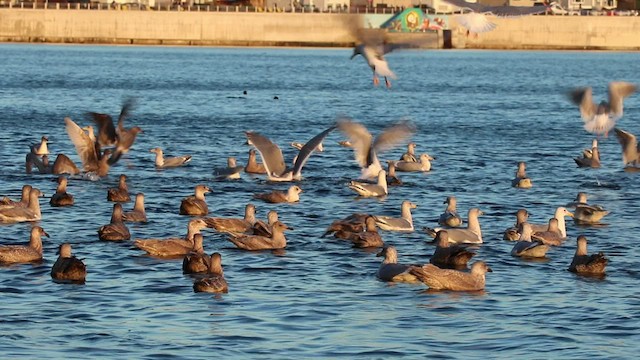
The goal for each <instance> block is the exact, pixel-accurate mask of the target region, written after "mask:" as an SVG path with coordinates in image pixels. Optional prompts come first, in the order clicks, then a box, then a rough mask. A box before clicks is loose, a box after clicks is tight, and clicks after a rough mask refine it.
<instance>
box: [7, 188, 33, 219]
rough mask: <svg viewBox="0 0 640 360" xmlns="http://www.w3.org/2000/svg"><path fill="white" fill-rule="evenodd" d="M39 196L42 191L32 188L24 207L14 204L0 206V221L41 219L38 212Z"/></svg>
mask: <svg viewBox="0 0 640 360" xmlns="http://www.w3.org/2000/svg"><path fill="white" fill-rule="evenodd" d="M40 196H43V194H42V192H41V191H40V190H38V189H35V188H32V189H31V191H30V192H29V205H27V206H26V207H22V206H14V207H6V208H0V223H17V222H25V221H38V220H41V219H42V213H41V212H40V199H39V198H40Z"/></svg>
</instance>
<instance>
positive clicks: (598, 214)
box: [568, 192, 609, 224]
mask: <svg viewBox="0 0 640 360" xmlns="http://www.w3.org/2000/svg"><path fill="white" fill-rule="evenodd" d="M568 205H572V206H573V207H575V210H574V212H573V220H574V221H575V222H577V223H581V224H596V223H598V222H600V220H602V218H603V217H605V216H606V215H607V214H609V211H607V210H606V209H605V208H603V207H602V206H600V205H589V204H588V203H587V194H586V193H583V192H579V193H578V195H577V196H576V199H575V200H574V202H573V203H569V204H568Z"/></svg>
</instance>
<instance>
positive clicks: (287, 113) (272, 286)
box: [0, 45, 640, 359]
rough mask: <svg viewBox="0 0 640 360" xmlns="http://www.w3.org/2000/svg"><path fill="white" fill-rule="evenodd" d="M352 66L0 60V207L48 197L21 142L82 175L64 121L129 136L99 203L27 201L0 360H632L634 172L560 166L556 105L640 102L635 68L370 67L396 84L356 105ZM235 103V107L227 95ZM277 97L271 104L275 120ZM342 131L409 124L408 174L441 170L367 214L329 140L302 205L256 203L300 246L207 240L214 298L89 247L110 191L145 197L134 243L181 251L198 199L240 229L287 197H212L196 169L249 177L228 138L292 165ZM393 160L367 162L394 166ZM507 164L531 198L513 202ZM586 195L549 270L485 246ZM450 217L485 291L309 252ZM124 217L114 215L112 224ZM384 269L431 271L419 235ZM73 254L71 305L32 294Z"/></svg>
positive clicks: (108, 51) (630, 105)
mask: <svg viewBox="0 0 640 360" xmlns="http://www.w3.org/2000/svg"><path fill="white" fill-rule="evenodd" d="M349 55H350V50H348V49H340V50H313V49H309V50H299V49H295V50H292V49H231V48H229V49H207V48H160V47H157V48H156V47H154V48H145V47H93V46H45V45H42V46H40V45H37V46H36V45H0V59H1V60H2V66H1V67H0V128H1V129H2V131H0V169H1V171H0V194H1V195H13V196H16V197H17V196H18V193H19V190H20V188H21V186H22V185H23V184H25V183H28V184H31V185H33V186H35V187H38V188H40V189H42V190H43V191H44V192H45V193H46V194H48V195H50V194H51V193H53V192H54V190H55V182H53V179H54V177H53V176H51V175H26V174H25V171H24V163H23V161H24V155H25V154H26V152H27V150H28V147H27V145H28V144H30V143H34V142H36V141H37V140H38V139H39V138H40V136H42V135H45V134H46V135H48V136H49V138H50V140H51V144H50V149H51V151H52V153H60V152H63V153H65V154H70V155H71V157H72V159H73V160H75V161H76V162H79V158H78V157H77V155H76V153H75V150H74V147H73V145H72V144H71V142H70V140H69V139H68V137H67V134H66V132H65V128H64V122H63V118H64V117H65V116H70V117H72V118H73V119H74V120H76V121H77V122H78V123H79V124H80V125H81V126H83V125H88V124H89V123H88V120H87V119H86V118H84V117H83V114H84V113H85V112H86V111H98V112H106V113H110V114H112V115H114V116H116V115H117V113H118V112H119V108H120V105H121V102H122V100H123V99H125V98H126V97H128V96H134V97H136V98H137V107H136V108H135V110H134V112H133V114H132V116H131V118H130V119H127V123H128V124H129V125H139V126H140V127H142V128H143V129H144V133H143V134H140V135H139V136H138V139H137V141H136V143H135V146H134V149H133V150H132V151H130V152H129V153H128V154H127V155H126V156H125V157H124V158H123V159H122V160H121V161H120V162H119V163H118V164H117V165H116V166H115V167H114V168H112V170H111V173H110V175H109V177H108V178H106V179H104V180H102V181H100V182H88V181H79V180H71V181H70V182H69V187H68V191H69V192H70V193H71V194H73V195H74V196H75V199H76V204H75V205H74V206H73V207H69V208H52V207H50V206H49V204H48V202H47V200H46V199H43V200H42V201H41V204H42V214H43V220H42V221H41V222H40V223H41V226H42V227H43V228H44V229H45V230H46V231H47V232H48V233H49V234H50V235H51V238H49V239H45V240H44V257H45V261H44V262H43V263H41V264H35V265H17V266H10V267H1V268H0V293H2V305H0V323H1V326H0V353H1V354H3V355H2V357H3V358H8V357H11V358H35V357H43V358H60V357H63V356H64V357H66V358H84V359H86V358H93V357H96V356H100V357H116V358H142V357H148V358H157V357H184V358H211V357H218V356H226V357H243V358H256V357H267V358H309V357H318V358H336V357H344V358H353V357H362V358H390V357H395V356H407V357H414V358H444V359H460V358H480V357H483V358H507V357H510V358H513V357H515V358H575V359H584V358H587V357H589V358H602V359H612V358H616V359H620V358H633V357H634V355H633V354H636V353H637V352H638V351H639V350H640V346H638V341H639V340H640V336H639V335H638V334H639V333H640V325H639V324H640V323H639V322H638V317H639V316H638V315H639V310H638V309H639V307H640V302H639V300H638V298H639V295H640V291H639V290H638V286H637V285H638V283H639V274H638V270H637V269H638V255H639V252H638V250H637V244H638V242H639V241H640V239H639V238H638V233H640V225H639V223H638V211H639V210H640V206H639V201H640V193H639V192H638V190H637V185H638V181H639V180H638V174H634V173H627V172H624V171H623V170H622V164H621V156H620V146H619V145H618V143H617V141H616V139H615V137H613V136H611V137H609V138H607V139H601V142H600V148H601V154H602V155H601V156H602V159H603V160H602V163H603V166H602V168H601V169H597V170H593V169H579V168H576V166H575V164H574V162H573V160H572V157H574V156H577V155H579V154H580V153H581V151H582V149H583V148H587V147H590V144H591V139H592V137H591V136H590V134H588V133H586V132H585V131H584V130H583V129H582V122H581V120H580V117H579V113H578V111H577V109H575V108H574V107H573V106H572V105H571V104H569V103H568V101H567V100H566V98H565V97H564V95H563V94H564V92H565V91H566V90H568V89H569V88H571V87H574V86H586V85H592V86H594V94H595V97H596V98H597V99H598V100H599V99H600V98H603V97H604V96H605V94H606V85H607V82H608V81H610V80H614V79H619V80H627V81H632V82H640V75H638V73H637V64H638V62H639V61H640V54H637V53H597V52H592V53H583V52H567V53H564V52H472V51H464V52H458V51H435V52H427V51H425V52H422V51H420V52H405V53H397V54H391V55H389V56H388V60H389V62H390V66H391V67H392V68H393V69H394V70H395V71H396V73H397V74H398V79H397V80H396V81H394V82H393V88H392V89H390V90H387V89H385V88H384V87H379V88H375V87H373V85H372V83H371V72H370V70H369V69H368V68H367V66H366V65H365V63H364V61H363V60H362V59H359V58H358V59H354V60H352V61H349ZM243 90H247V91H248V95H247V96H246V97H243V96H242V91H243ZM274 96H277V97H278V98H279V100H274V99H273V98H274ZM625 105H626V108H625V117H624V118H623V119H622V120H621V122H620V127H622V128H624V129H626V130H629V131H631V132H634V133H637V132H639V131H640V122H639V121H638V119H639V118H640V95H637V94H636V95H635V96H632V97H631V98H629V99H628V101H627V102H626V103H625ZM340 114H344V115H348V116H351V117H353V118H355V119H356V120H358V121H361V122H362V123H364V124H366V126H367V127H368V128H369V129H370V130H371V132H372V133H374V134H375V133H378V132H379V131H380V130H381V129H382V128H384V127H385V126H386V125H387V124H389V123H391V122H392V121H395V120H398V119H400V118H409V119H411V120H413V121H414V122H415V123H416V124H417V126H418V132H417V134H416V135H415V136H414V138H413V140H414V141H415V142H416V143H417V144H418V147H417V151H418V152H428V153H429V154H431V155H433V156H435V157H436V158H437V160H435V161H434V162H433V170H432V171H431V172H430V173H427V174H415V173H414V174H407V173H404V174H400V175H401V177H402V179H403V181H404V182H405V185H404V186H402V187H394V188H392V189H391V191H390V194H389V196H387V198H386V199H383V200H373V199H356V198H355V196H354V193H352V192H351V191H350V190H349V189H348V188H347V182H348V180H349V179H351V178H355V177H357V176H358V175H359V169H358V167H357V165H356V164H355V162H354V161H353V154H352V152H351V151H350V150H349V149H345V148H341V147H339V146H338V145H337V142H338V141H339V140H343V139H344V138H343V136H342V134H340V133H338V132H334V133H332V134H330V135H329V136H328V138H327V139H326V141H325V149H326V150H325V152H324V153H320V154H314V155H313V156H312V157H311V158H310V160H309V162H308V163H307V165H306V167H305V168H304V171H303V175H304V177H305V179H304V180H303V181H302V182H301V183H300V186H301V187H302V189H303V190H304V193H303V194H302V195H301V197H302V198H301V201H300V203H299V204H294V205H268V204H263V203H258V202H255V204H256V206H257V209H258V216H259V217H260V218H264V217H265V216H266V213H267V211H268V210H270V209H277V210H278V212H279V214H280V218H281V220H283V221H284V222H285V223H287V224H288V225H290V226H292V227H294V228H295V230H292V231H289V232H288V234H287V239H288V246H287V248H286V250H285V251H283V252H278V253H272V252H256V253H249V252H243V251H238V250H235V249H233V248H232V246H231V243H229V242H228V241H226V240H225V236H223V235H220V234H216V233H213V232H210V231H205V233H204V235H205V250H206V251H207V252H208V253H211V252H213V251H219V252H220V253H221V254H222V258H223V265H224V269H225V275H226V278H227V280H228V282H229V293H228V294H223V295H220V296H212V295H208V294H195V293H193V291H192V288H191V286H192V280H191V278H189V277H187V276H184V275H183V274H182V272H181V262H180V261H178V260H159V259H155V258H151V257H148V256H145V255H143V254H142V252H141V251H138V250H136V249H134V248H133V247H132V244H131V242H123V243H110V242H101V241H99V240H98V237H97V234H96V230H97V229H98V227H100V226H101V225H103V224H106V223H108V222H109V219H110V213H111V209H112V203H109V202H107V201H106V190H107V188H109V187H113V186H114V185H115V184H116V183H117V179H118V175H119V174H121V173H124V174H127V176H128V177H129V187H130V189H131V190H132V192H144V193H145V195H146V205H147V212H148V216H149V219H150V221H149V223H147V224H144V225H131V226H130V230H131V233H132V235H133V237H134V238H150V237H168V236H177V235H181V234H183V233H185V231H186V224H187V221H188V218H187V217H184V216H180V215H178V208H179V204H180V200H181V199H182V198H183V197H185V196H187V195H189V194H190V193H192V192H193V187H194V186H195V185H197V184H201V183H204V184H207V185H209V186H210V187H211V188H212V189H213V191H212V193H211V194H209V195H208V197H207V202H208V204H209V208H210V212H211V214H212V215H215V216H241V214H242V211H243V209H244V206H245V205H246V204H247V203H248V202H250V201H252V194H253V193H256V192H264V191H269V190H272V189H285V188H286V187H287V186H288V184H273V183H267V182H265V181H264V179H263V178H261V177H252V176H247V175H246V174H245V175H243V178H242V179H241V180H239V181H234V182H217V181H215V180H214V179H213V175H212V173H213V169H214V168H216V167H221V166H223V165H225V164H226V157H227V156H236V157H237V158H238V160H239V162H245V160H246V157H247V151H248V147H247V146H246V145H245V137H244V133H243V132H244V131H247V130H253V131H259V132H261V133H263V134H264V135H267V136H268V137H270V138H272V139H273V140H274V141H275V142H277V143H278V144H280V145H281V147H282V148H283V151H284V153H285V157H286V158H288V159H292V158H293V156H294V151H295V150H294V149H293V148H289V147H288V146H287V144H288V143H289V142H291V141H306V140H308V139H310V138H311V137H312V136H314V135H315V134H317V133H319V132H320V131H322V130H324V129H325V128H327V127H328V126H330V124H332V122H333V121H335V118H336V116H338V115H340ZM156 146H160V147H162V148H164V149H165V152H166V153H169V154H174V155H179V154H191V155H193V161H192V162H191V164H190V165H189V166H186V167H183V168H179V169H171V170H165V171H156V170H155V168H154V165H153V154H150V153H149V152H148V151H149V149H150V148H152V147H156ZM404 150H405V149H404V146H402V147H400V148H397V149H394V150H391V151H388V152H385V153H383V154H382V156H381V157H382V158H384V159H396V158H398V157H399V156H400V154H402V152H404ZM518 161H526V162H527V164H528V174H529V176H530V177H531V178H532V179H533V183H534V187H533V188H532V189H530V190H518V189H514V188H512V187H510V183H511V181H510V180H511V178H512V177H513V175H514V172H515V169H516V163H517V162H518ZM578 191H585V192H586V193H588V194H589V199H590V202H593V203H598V204H601V205H603V206H605V207H606V208H608V209H609V210H611V214H610V215H608V216H607V217H606V218H605V219H604V220H605V222H606V223H607V225H606V226H604V227H597V228H596V227H578V226H576V225H575V224H574V223H573V222H571V221H569V222H568V223H567V224H568V225H567V226H568V241H567V242H566V243H565V244H564V245H562V246H560V247H557V248H553V249H552V250H551V251H550V252H549V254H548V259H547V260H545V261H542V262H530V261H523V260H520V259H516V258H513V257H511V256H510V255H509V251H510V249H511V247H512V243H509V242H506V241H504V240H502V231H503V230H504V229H505V228H506V227H508V226H510V225H511V224H512V223H513V222H514V221H515V216H514V214H515V211H516V210H517V209H518V208H521V207H525V208H527V209H528V210H529V212H530V213H531V214H532V216H531V218H530V220H531V221H533V222H538V223H542V222H546V221H547V220H548V219H549V218H550V217H551V216H552V215H553V212H554V209H555V208H556V207H557V206H560V205H564V204H566V203H567V202H569V201H571V200H573V198H574V197H575V195H576V194H577V192H578ZM448 195H456V196H457V198H458V208H459V211H460V212H461V213H464V214H466V211H467V210H468V209H469V208H471V207H479V208H481V209H482V210H483V211H484V212H485V216H483V217H482V218H481V224H482V231H483V237H484V241H485V243H484V244H483V245H482V246H480V247H479V248H478V249H477V256H476V258H475V259H479V260H486V261H487V262H488V263H489V264H490V266H491V267H492V268H493V270H494V272H493V273H490V274H488V276H487V285H486V290H485V291H484V292H481V293H452V292H430V291H426V290H425V289H426V287H425V286H424V285H422V284H419V285H410V284H396V285H393V284H387V283H384V282H381V281H379V280H377V279H376V277H375V273H376V270H377V268H378V266H379V263H380V258H377V257H376V256H375V251H364V250H358V249H353V248H351V247H350V246H349V245H348V244H346V243H345V242H340V241H336V240H334V239H333V238H321V237H320V235H322V233H323V231H324V229H325V228H326V227H327V226H328V225H329V224H330V223H331V222H332V221H333V220H334V219H337V218H341V217H344V216H346V215H349V214H351V213H352V212H356V211H357V212H369V213H373V214H389V215H394V214H399V211H400V202H401V201H402V200H405V199H408V200H411V201H413V202H415V203H417V204H418V206H419V207H418V208H417V209H415V210H414V212H413V214H414V221H415V223H416V227H417V228H421V227H423V226H434V225H436V221H435V220H436V218H437V217H438V215H439V214H440V213H441V212H442V210H443V209H444V205H443V204H442V201H443V200H444V199H445V198H446V196H448ZM131 207H132V204H131V203H129V204H125V210H128V209H130V208H131ZM30 227H31V225H30V224H14V225H4V226H1V227H0V243H2V244H17V243H25V242H27V241H28V237H29V228H30ZM579 234H585V235H587V237H588V238H589V249H590V251H591V252H595V251H604V252H605V253H606V254H607V256H608V257H609V259H610V264H609V267H608V271H607V276H606V277H605V278H604V279H593V278H585V277H580V276H576V275H574V274H572V273H569V272H567V271H566V268H567V266H568V265H569V263H570V262H571V258H572V256H573V253H574V250H575V239H576V237H577V236H578V235H579ZM383 237H384V240H385V242H387V243H389V244H393V245H395V246H396V247H397V248H398V252H399V256H400V262H405V263H425V262H428V260H429V256H430V254H432V253H433V250H434V247H433V245H431V244H428V243H427V240H430V239H428V238H427V236H426V235H425V234H424V233H422V232H420V231H417V232H414V233H410V234H400V233H388V232H385V233H384V234H383ZM62 242H70V243H71V244H72V245H73V249H74V252H75V253H76V254H77V255H78V257H80V258H83V259H84V261H85V263H86V264H87V268H88V272H89V273H88V278H87V282H86V285H84V286H78V285H62V284H56V283H53V282H52V281H51V278H50V276H49V271H50V268H51V265H52V264H53V262H54V261H55V259H56V254H55V253H56V250H57V247H58V245H59V244H60V243H62Z"/></svg>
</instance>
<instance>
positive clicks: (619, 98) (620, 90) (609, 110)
mask: <svg viewBox="0 0 640 360" xmlns="http://www.w3.org/2000/svg"><path fill="white" fill-rule="evenodd" d="M636 89H637V86H636V85H635V84H631V83H628V82H623V81H614V82H610V83H609V100H608V101H605V100H603V101H601V102H600V104H596V103H594V102H593V94H592V89H591V88H590V87H582V88H577V89H575V90H573V91H571V92H570V93H569V99H570V100H571V101H572V102H573V103H574V104H576V105H578V107H579V108H580V116H581V117H582V120H583V121H584V129H585V130H587V131H588V132H590V133H594V134H599V135H602V134H604V135H605V136H607V134H608V133H609V131H611V129H613V128H614V127H615V126H616V121H618V120H619V119H620V118H621V117H622V114H623V100H624V98H626V97H627V96H629V95H631V94H633V93H634V92H635V91H636Z"/></svg>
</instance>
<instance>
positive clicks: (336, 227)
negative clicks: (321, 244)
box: [322, 213, 369, 239]
mask: <svg viewBox="0 0 640 360" xmlns="http://www.w3.org/2000/svg"><path fill="white" fill-rule="evenodd" d="M368 216H369V214H362V213H353V214H351V215H349V216H347V217H345V218H343V219H339V220H335V221H333V222H332V223H331V225H329V228H327V231H325V233H324V234H322V237H325V236H327V235H330V234H333V235H334V237H337V238H340V239H346V238H347V237H348V236H349V233H353V232H361V231H364V230H365V227H366V224H365V221H366V219H367V217H368Z"/></svg>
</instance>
